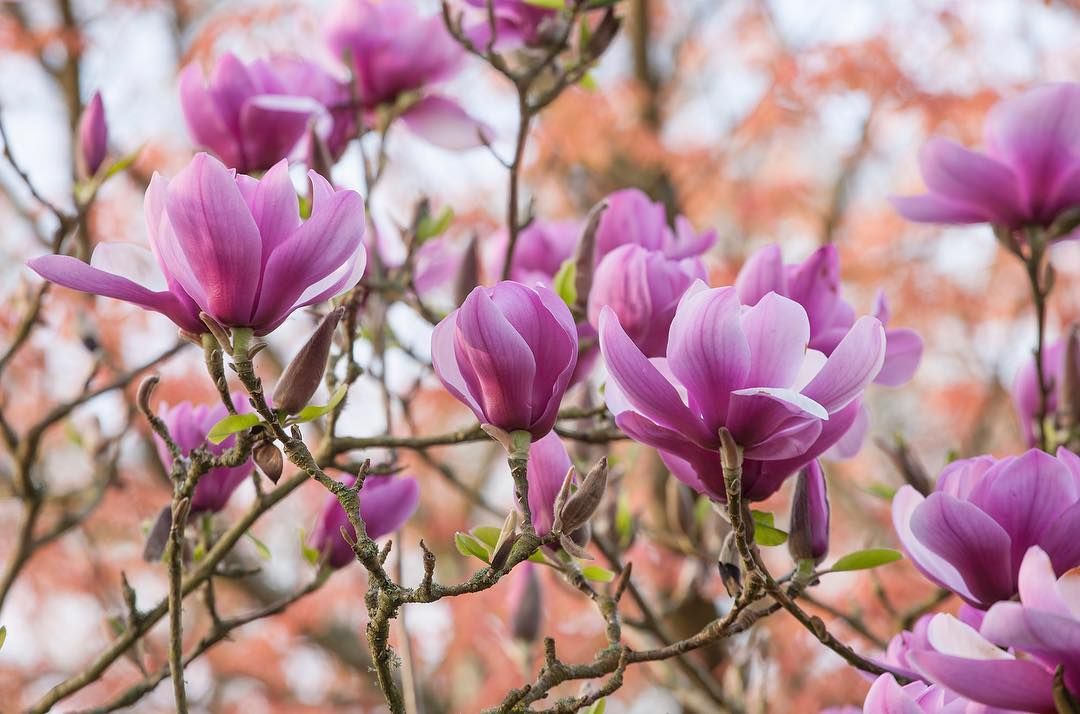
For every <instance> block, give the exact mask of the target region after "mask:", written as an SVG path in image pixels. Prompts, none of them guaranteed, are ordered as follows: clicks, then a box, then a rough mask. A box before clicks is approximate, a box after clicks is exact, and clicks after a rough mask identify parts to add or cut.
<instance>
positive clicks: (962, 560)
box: [892, 448, 1080, 609]
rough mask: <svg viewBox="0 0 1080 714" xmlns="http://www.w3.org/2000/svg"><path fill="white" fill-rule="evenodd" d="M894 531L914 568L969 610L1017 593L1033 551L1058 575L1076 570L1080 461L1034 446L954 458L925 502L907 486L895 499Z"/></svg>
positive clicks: (1063, 451)
mask: <svg viewBox="0 0 1080 714" xmlns="http://www.w3.org/2000/svg"><path fill="white" fill-rule="evenodd" d="M892 512H893V526H894V527H895V528H896V532H897V535H898V537H899V538H900V543H901V545H902V546H903V548H904V551H905V552H906V553H907V555H908V557H909V558H911V560H912V562H913V563H914V564H915V567H917V568H918V569H919V571H920V572H922V574H923V575H925V576H926V577H927V578H929V579H930V580H932V581H934V582H935V583H937V584H938V585H940V586H941V587H943V588H947V589H949V590H952V591H953V592H955V593H956V594H957V595H959V596H960V597H961V598H963V599H964V600H965V601H967V602H968V603H970V604H971V605H972V606H974V607H978V608H981V609H986V608H988V607H990V606H991V605H993V604H994V603H996V602H999V601H1002V600H1008V599H1009V598H1011V597H1012V596H1013V595H1015V594H1016V592H1017V587H1018V584H1019V582H1020V564H1021V560H1022V559H1023V557H1024V554H1025V553H1026V552H1027V551H1028V549H1030V548H1031V547H1032V546H1036V545H1037V546H1039V547H1041V548H1042V549H1043V550H1045V551H1046V552H1047V553H1048V554H1049V555H1050V558H1051V559H1052V561H1053V564H1054V568H1055V570H1056V571H1057V572H1058V573H1064V572H1065V571H1067V570H1068V569H1069V568H1073V567H1075V566H1077V565H1080V538H1077V537H1076V534H1077V533H1078V532H1080V457H1077V456H1076V455H1075V454H1073V453H1072V452H1071V451H1069V450H1067V449H1065V448H1061V449H1058V452H1057V458H1054V457H1053V456H1051V455H1049V454H1046V453H1044V452H1042V451H1039V450H1037V449H1032V450H1030V451H1028V452H1026V453H1025V454H1023V455H1022V456H1015V457H1011V458H1007V459H1002V460H996V459H993V458H991V457H989V456H980V457H977V458H973V459H963V460H960V461H955V462H953V463H952V464H950V465H949V466H947V467H946V468H945V470H944V471H943V472H942V473H941V476H940V477H939V478H938V482H937V487H936V489H935V492H934V493H932V494H931V495H930V496H929V497H926V498H924V497H923V496H922V495H921V494H920V493H919V492H917V491H916V490H915V489H914V488H912V487H911V486H904V487H903V488H901V489H900V490H899V491H898V492H897V494H896V496H895V497H894V498H893V506H892Z"/></svg>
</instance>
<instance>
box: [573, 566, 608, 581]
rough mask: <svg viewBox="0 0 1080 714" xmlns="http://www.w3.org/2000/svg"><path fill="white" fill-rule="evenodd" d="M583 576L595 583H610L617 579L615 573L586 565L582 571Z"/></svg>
mask: <svg viewBox="0 0 1080 714" xmlns="http://www.w3.org/2000/svg"><path fill="white" fill-rule="evenodd" d="M581 574H582V575H584V576H585V579H586V580H592V581H593V582H594V583H610V582H611V581H612V580H614V579H615V573H613V572H611V571H610V570H607V569H606V568H601V567H600V566H599V565H586V566H585V567H584V568H582V569H581Z"/></svg>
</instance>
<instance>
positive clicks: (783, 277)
mask: <svg viewBox="0 0 1080 714" xmlns="http://www.w3.org/2000/svg"><path fill="white" fill-rule="evenodd" d="M735 289H736V290H737V291H738V293H739V299H740V300H742V302H743V304H744V305H756V304H757V302H758V301H759V300H760V299H761V298H762V297H763V296H765V295H767V294H769V293H770V292H775V293H777V294H779V295H783V296H784V297H787V298H791V299H792V300H794V301H795V302H797V303H799V304H800V305H802V306H803V309H804V310H806V315H807V317H808V318H809V320H810V348H811V349H814V350H818V351H820V352H822V353H823V354H825V355H831V354H832V352H833V350H834V349H836V346H837V345H838V344H839V343H840V340H842V339H843V338H844V335H846V334H847V333H848V331H849V330H850V329H851V326H852V325H853V324H854V322H855V310H854V309H853V308H852V307H851V305H850V304H849V303H848V302H847V301H846V300H844V299H843V298H842V297H841V296H840V255H839V253H837V251H836V246H833V245H831V244H830V245H825V246H822V247H821V248H819V249H818V250H816V251H814V252H813V253H812V254H810V256H809V257H808V258H807V259H806V260H804V261H803V262H802V263H794V264H786V265H785V264H784V262H783V257H782V255H781V252H780V246H778V245H776V244H772V245H767V246H765V247H763V248H761V249H760V250H758V251H757V252H755V253H754V254H753V255H751V256H750V258H749V259H747V261H746V263H745V264H743V267H742V269H741V270H740V271H739V275H738V276H737V277H736V278H735ZM872 314H873V316H874V317H876V318H877V319H878V321H879V322H881V324H882V325H883V326H886V330H885V362H884V364H882V366H881V371H880V372H879V373H878V375H877V377H875V378H874V382H875V384H883V385H885V386H889V387H897V386H900V385H901V384H904V383H906V382H907V381H909V380H910V379H911V377H912V376H913V375H914V374H915V370H916V369H917V368H918V366H919V362H920V360H921V359H922V351H923V343H922V338H920V337H919V335H918V334H917V333H916V332H915V331H914V330H910V329H907V328H902V327H901V328H891V329H890V328H888V327H887V325H888V323H889V320H890V317H891V313H890V310H889V306H888V303H887V302H886V300H885V294H884V292H879V293H878V294H877V297H876V298H875V300H874V309H873V313H872ZM869 428H870V415H869V414H868V413H867V411H866V410H865V409H863V410H861V411H860V412H859V414H858V416H857V418H856V419H855V422H854V424H853V425H852V427H851V429H849V431H848V432H847V433H846V434H845V435H844V436H843V438H842V439H840V440H839V441H838V442H837V444H836V447H835V448H834V449H833V451H834V452H835V456H837V457H839V458H850V457H852V456H854V455H855V454H856V453H858V451H859V449H860V448H862V443H863V441H864V440H865V438H866V433H867V431H868V430H869Z"/></svg>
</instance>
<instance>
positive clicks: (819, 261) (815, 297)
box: [787, 243, 840, 335]
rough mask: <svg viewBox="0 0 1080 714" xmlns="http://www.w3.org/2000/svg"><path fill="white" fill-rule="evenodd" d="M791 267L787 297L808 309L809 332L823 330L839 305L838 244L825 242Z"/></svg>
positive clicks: (814, 332)
mask: <svg viewBox="0 0 1080 714" xmlns="http://www.w3.org/2000/svg"><path fill="white" fill-rule="evenodd" d="M788 270H789V272H788V292H787V295H788V297H790V298H791V299H792V300H794V301H795V302H797V303H799V304H800V305H802V306H803V309H804V310H806V316H807V318H808V319H809V320H810V332H811V333H812V334H815V335H816V334H818V333H820V332H823V331H824V330H825V329H826V328H828V327H829V326H830V325H831V324H832V323H833V318H834V316H835V314H836V310H837V307H838V306H839V304H840V254H839V253H838V252H837V250H836V246H835V245H833V244H831V243H830V244H828V245H824V246H822V247H820V248H818V249H817V250H816V251H814V252H813V253H811V254H810V256H809V257H808V258H807V259H806V260H804V261H803V262H802V263H800V264H798V265H794V266H791V268H789V269H788Z"/></svg>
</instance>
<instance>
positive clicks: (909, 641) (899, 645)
mask: <svg viewBox="0 0 1080 714" xmlns="http://www.w3.org/2000/svg"><path fill="white" fill-rule="evenodd" d="M933 618H934V616H933V615H923V616H922V617H920V618H919V619H918V620H916V621H915V624H914V625H912V627H911V629H910V630H904V631H903V632H900V633H899V634H897V635H895V636H894V637H893V638H892V639H891V640H889V644H888V645H887V646H886V647H885V652H884V654H883V656H881V657H879V658H877V660H876V661H877V663H878V664H879V665H881V666H882V667H884V668H885V669H888V670H890V671H892V672H896V673H897V674H902V675H903V676H905V677H908V678H909V679H921V678H922V675H921V674H919V672H918V671H916V669H915V665H914V664H912V663H911V662H910V661H909V655H910V654H911V653H912V652H922V651H923V650H928V649H930V648H931V647H930V639H929V637H928V635H927V629H928V628H929V627H930V620H932V619H933Z"/></svg>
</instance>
